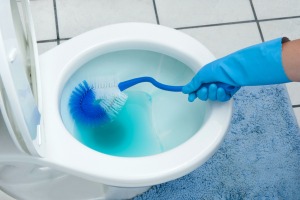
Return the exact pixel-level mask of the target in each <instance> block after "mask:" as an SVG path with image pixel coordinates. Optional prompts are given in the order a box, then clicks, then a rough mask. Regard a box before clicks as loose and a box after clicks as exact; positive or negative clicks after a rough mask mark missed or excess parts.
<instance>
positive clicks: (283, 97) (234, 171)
mask: <svg viewBox="0 0 300 200" xmlns="http://www.w3.org/2000/svg"><path fill="white" fill-rule="evenodd" d="M299 92H300V91H299ZM234 99H235V102H234V114H233V117H232V122H231V123H232V124H231V128H230V130H229V132H228V134H227V135H226V137H225V140H224V142H223V144H222V145H221V147H220V149H219V150H218V151H217V152H216V153H215V154H214V156H213V157H212V158H211V159H209V160H208V161H207V162H206V163H205V164H203V165H202V166H200V167H199V168H198V169H196V170H195V171H193V172H192V173H190V174H188V175H186V176H184V177H182V178H179V179H176V180H174V181H170V182H167V183H164V184H160V185H156V186H153V187H152V188H151V189H150V190H149V191H147V192H146V193H144V194H142V195H140V196H138V197H136V198H135V200H156V199H159V200H160V199H161V200H176V199H178V200H179V199H180V200H184V199H188V200H193V199H197V200H199V199H251V200H252V199H272V200H273V199H292V200H296V199H300V132H299V128H298V125H297V121H296V119H295V116H294V113H293V109H292V107H291V103H290V100H289V97H288V95H287V91H286V88H285V86H283V85H273V86H262V87H244V88H242V89H241V90H240V91H239V92H238V93H237V94H236V95H235V96H234Z"/></svg>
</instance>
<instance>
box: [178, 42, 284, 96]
mask: <svg viewBox="0 0 300 200" xmlns="http://www.w3.org/2000/svg"><path fill="white" fill-rule="evenodd" d="M286 41H288V39H287V38H278V39H274V40H271V41H268V42H264V43H261V44H257V45H254V46H250V47H247V48H245V49H241V50H239V51H237V52H235V53H232V54H229V55H228V56H225V57H223V58H220V59H218V60H215V61H213V62H211V63H209V64H207V65H205V66H204V67H203V68H201V69H200V70H199V71H198V73H197V74H196V75H195V76H194V78H193V79H192V80H191V82H189V83H188V84H187V85H185V86H184V87H183V89H182V92H183V93H185V94H189V98H188V99H189V101H190V102H192V101H194V100H195V99H196V98H197V97H198V98H199V99H201V100H204V101H205V100H207V99H210V100H218V101H227V100H229V99H230V98H231V96H232V95H233V92H231V94H228V93H226V90H224V89H223V88H222V87H218V85H220V84H219V83H222V84H228V85H230V86H235V91H234V93H235V92H236V91H238V90H239V89H240V87H241V86H255V85H270V84H280V83H287V82H290V80H289V79H288V77H287V75H286V74H285V72H284V69H283V66H282V59H281V57H282V55H281V52H282V43H283V42H286Z"/></svg>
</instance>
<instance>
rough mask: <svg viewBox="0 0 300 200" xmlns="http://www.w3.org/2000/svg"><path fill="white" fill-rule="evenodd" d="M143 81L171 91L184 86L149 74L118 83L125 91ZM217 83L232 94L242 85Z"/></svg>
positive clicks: (180, 89) (204, 85)
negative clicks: (164, 81)
mask: <svg viewBox="0 0 300 200" xmlns="http://www.w3.org/2000/svg"><path fill="white" fill-rule="evenodd" d="M143 82H149V83H152V84H153V85H154V86H155V87H157V88H159V89H162V90H166V91H171V92H181V91H182V87H183V86H172V85H165V84H162V83H160V82H158V81H156V80H155V79H154V78H152V77H148V76H144V77H138V78H134V79H130V80H127V81H123V82H120V83H119V84H118V87H119V89H120V91H124V90H126V89H127V88H130V87H132V86H134V85H136V84H139V83H143ZM215 84H216V85H217V87H218V88H219V87H221V88H223V89H224V90H225V92H226V93H227V94H229V95H231V96H232V95H233V94H234V93H235V92H236V91H237V90H238V89H239V88H240V87H236V86H231V85H228V84H225V83H221V82H216V83H215ZM209 85H210V83H205V84H203V85H202V87H208V86H209Z"/></svg>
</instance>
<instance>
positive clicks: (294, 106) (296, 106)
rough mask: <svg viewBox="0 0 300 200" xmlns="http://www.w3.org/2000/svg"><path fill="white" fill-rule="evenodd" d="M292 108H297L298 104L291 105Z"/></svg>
mask: <svg viewBox="0 0 300 200" xmlns="http://www.w3.org/2000/svg"><path fill="white" fill-rule="evenodd" d="M292 107H293V108H299V107H300V105H292Z"/></svg>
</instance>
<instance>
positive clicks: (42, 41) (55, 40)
mask: <svg viewBox="0 0 300 200" xmlns="http://www.w3.org/2000/svg"><path fill="white" fill-rule="evenodd" d="M47 42H57V39H53V40H39V41H37V43H47Z"/></svg>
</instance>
